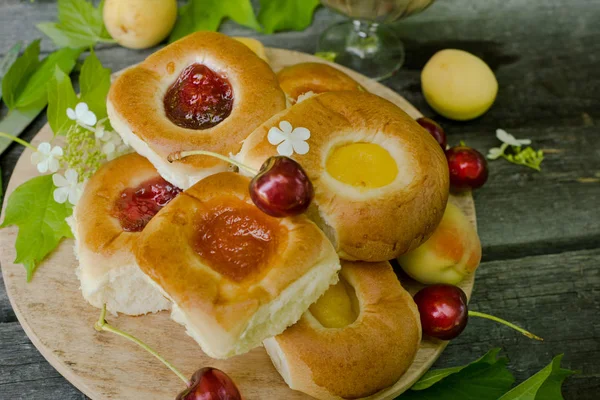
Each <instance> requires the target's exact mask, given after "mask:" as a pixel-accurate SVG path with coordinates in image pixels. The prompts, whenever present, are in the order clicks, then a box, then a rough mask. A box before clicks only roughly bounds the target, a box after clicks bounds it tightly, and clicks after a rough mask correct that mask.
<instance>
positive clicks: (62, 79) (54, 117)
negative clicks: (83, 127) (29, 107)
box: [46, 66, 77, 135]
mask: <svg viewBox="0 0 600 400" xmlns="http://www.w3.org/2000/svg"><path fill="white" fill-rule="evenodd" d="M76 104H77V95H76V94H75V90H73V84H72V83H71V79H70V78H69V76H68V75H67V74H65V73H64V72H62V70H61V69H60V68H59V67H58V66H57V67H56V69H55V70H54V76H53V77H52V79H51V80H50V82H49V83H48V110H47V111H46V115H47V116H48V123H49V124H50V127H51V128H52V132H54V135H64V134H66V133H67V131H68V130H69V128H70V127H71V125H73V124H74V121H72V120H70V119H69V117H67V108H69V107H71V108H74V107H75V105H76Z"/></svg>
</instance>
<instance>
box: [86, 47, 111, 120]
mask: <svg viewBox="0 0 600 400" xmlns="http://www.w3.org/2000/svg"><path fill="white" fill-rule="evenodd" d="M110 72H111V71H110V69H108V68H104V67H103V66H102V64H101V63H100V60H99V59H98V57H97V56H96V53H94V52H93V51H92V52H91V53H90V55H89V56H87V58H86V59H85V61H84V62H83V66H82V67H81V74H80V75H79V86H80V88H81V101H83V102H85V103H87V105H88V106H89V108H90V110H92V111H93V112H94V114H96V117H97V118H98V120H100V119H102V118H105V117H106V116H107V113H106V96H107V95H108V90H109V89H110Z"/></svg>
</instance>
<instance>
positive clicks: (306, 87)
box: [277, 62, 364, 103]
mask: <svg viewBox="0 0 600 400" xmlns="http://www.w3.org/2000/svg"><path fill="white" fill-rule="evenodd" d="M277 79H278V80H279V86H281V89H282V90H283V91H284V92H285V94H286V95H287V96H288V97H289V98H290V99H291V100H292V102H293V103H295V102H296V100H297V99H298V96H300V95H301V94H304V93H307V92H313V93H315V94H319V93H324V92H340V91H347V90H348V91H364V89H363V88H362V87H361V86H360V84H359V83H358V82H356V81H355V80H354V79H352V78H350V77H349V76H348V75H346V74H345V73H343V72H342V71H340V70H339V69H337V68H334V67H332V66H330V65H327V64H324V63H315V62H307V63H300V64H295V65H291V66H289V67H285V68H283V69H282V70H281V71H279V72H278V73H277Z"/></svg>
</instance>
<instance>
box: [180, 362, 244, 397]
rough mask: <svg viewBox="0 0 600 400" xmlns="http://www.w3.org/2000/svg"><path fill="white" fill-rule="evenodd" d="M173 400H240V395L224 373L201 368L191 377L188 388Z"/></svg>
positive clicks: (213, 369) (214, 369)
mask: <svg viewBox="0 0 600 400" xmlns="http://www.w3.org/2000/svg"><path fill="white" fill-rule="evenodd" d="M175 400H242V395H241V394H240V391H239V390H238V388H237V386H235V383H233V381H232V380H231V378H230V377H229V376H228V375H227V374H226V373H225V372H223V371H221V370H218V369H216V368H202V369H199V370H198V371H196V372H195V373H194V375H192V379H191V382H190V386H189V387H188V388H187V389H185V390H184V391H183V392H181V393H179V395H178V396H177V398H176V399H175Z"/></svg>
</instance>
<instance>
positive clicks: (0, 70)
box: [0, 42, 22, 100]
mask: <svg viewBox="0 0 600 400" xmlns="http://www.w3.org/2000/svg"><path fill="white" fill-rule="evenodd" d="M21 46H22V43H21V42H17V43H15V44H14V45H13V47H11V48H10V49H9V50H8V51H7V52H6V54H5V55H4V57H2V60H0V100H1V99H2V78H3V77H4V75H6V72H7V71H8V69H9V68H10V66H11V65H12V64H13V63H14V62H15V60H16V59H17V57H19V51H21Z"/></svg>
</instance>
